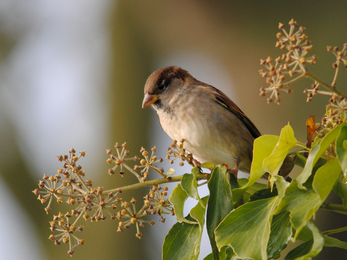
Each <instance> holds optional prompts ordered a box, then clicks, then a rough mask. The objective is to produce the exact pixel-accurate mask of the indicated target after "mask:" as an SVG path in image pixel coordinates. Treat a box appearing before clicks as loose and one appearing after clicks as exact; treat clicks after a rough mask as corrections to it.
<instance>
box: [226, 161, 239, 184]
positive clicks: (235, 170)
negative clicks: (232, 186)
mask: <svg viewBox="0 0 347 260" xmlns="http://www.w3.org/2000/svg"><path fill="white" fill-rule="evenodd" d="M239 164H240V159H238V160H237V162H236V165H235V167H234V168H232V169H228V171H230V172H231V173H232V174H233V175H234V176H235V178H236V179H237V174H238V173H239Z"/></svg>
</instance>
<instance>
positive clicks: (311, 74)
mask: <svg viewBox="0 0 347 260" xmlns="http://www.w3.org/2000/svg"><path fill="white" fill-rule="evenodd" d="M305 76H306V77H309V78H311V79H313V80H314V81H316V82H318V83H319V84H320V85H322V86H323V87H325V88H326V89H329V90H330V91H332V92H334V93H335V94H337V95H338V96H341V97H345V98H346V97H347V96H346V95H345V94H344V93H342V92H341V91H339V90H337V89H336V88H335V87H333V86H331V85H330V84H328V83H326V82H325V81H323V80H321V79H320V78H318V77H317V76H316V75H314V74H313V73H311V72H309V71H306V73H305Z"/></svg>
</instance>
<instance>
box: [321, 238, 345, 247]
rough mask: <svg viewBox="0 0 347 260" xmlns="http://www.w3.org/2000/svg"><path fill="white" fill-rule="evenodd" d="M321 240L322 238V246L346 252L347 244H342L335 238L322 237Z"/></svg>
mask: <svg viewBox="0 0 347 260" xmlns="http://www.w3.org/2000/svg"><path fill="white" fill-rule="evenodd" d="M323 238H324V246H327V247H338V248H342V249H346V250H347V243H346V242H343V241H341V240H339V239H337V238H334V237H329V236H323Z"/></svg>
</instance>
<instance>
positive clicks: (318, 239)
mask: <svg viewBox="0 0 347 260" xmlns="http://www.w3.org/2000/svg"><path fill="white" fill-rule="evenodd" d="M307 227H308V228H309V229H310V230H311V231H312V236H313V240H309V241H307V242H305V243H303V244H301V245H300V246H298V247H297V248H295V249H293V250H292V251H290V252H289V253H288V255H287V256H286V257H285V258H284V259H285V260H292V259H293V260H294V259H296V260H310V259H311V257H313V256H316V255H318V254H319V252H320V251H322V249H323V246H324V238H323V236H322V234H321V233H320V231H319V229H318V228H317V227H316V226H315V225H313V224H312V223H307Z"/></svg>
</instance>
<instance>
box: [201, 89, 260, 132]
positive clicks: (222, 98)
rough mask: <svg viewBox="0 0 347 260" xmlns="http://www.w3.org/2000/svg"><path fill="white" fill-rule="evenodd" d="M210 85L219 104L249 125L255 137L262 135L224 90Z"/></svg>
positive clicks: (248, 127)
mask: <svg viewBox="0 0 347 260" xmlns="http://www.w3.org/2000/svg"><path fill="white" fill-rule="evenodd" d="M208 86H209V87H211V88H212V89H213V95H214V99H215V101H216V102H217V103H218V104H219V105H221V106H223V107H225V108H226V109H228V110H229V111H230V112H231V113H233V114H234V115H235V116H236V117H237V118H239V119H240V120H241V121H242V122H243V123H244V125H245V126H246V127H247V129H248V130H249V131H250V132H251V134H252V136H253V137H254V138H257V137H259V136H261V134H260V132H259V130H258V129H257V127H256V126H255V125H254V124H253V122H252V121H251V120H250V119H249V118H248V117H247V116H246V115H245V114H244V113H243V112H242V110H241V109H240V108H239V107H238V106H237V105H236V104H235V103H234V102H233V101H231V99H230V98H228V96H227V95H225V94H224V93H223V92H222V91H220V90H219V89H217V88H215V87H213V86H210V85H208Z"/></svg>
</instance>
